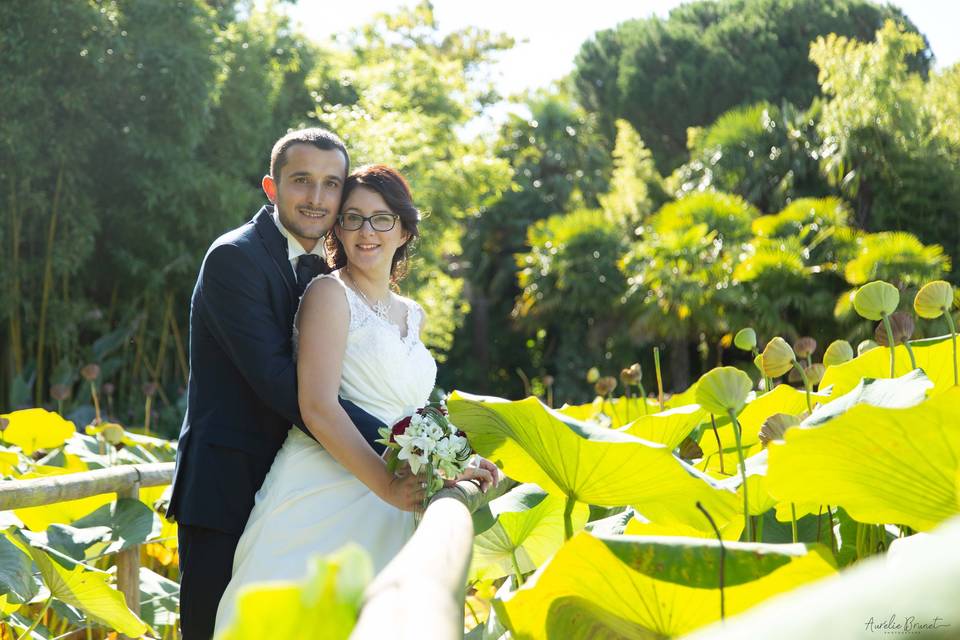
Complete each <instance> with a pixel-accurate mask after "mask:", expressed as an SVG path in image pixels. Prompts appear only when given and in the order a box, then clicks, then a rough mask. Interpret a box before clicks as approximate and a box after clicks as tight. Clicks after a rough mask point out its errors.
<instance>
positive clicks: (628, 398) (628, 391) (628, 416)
mask: <svg viewBox="0 0 960 640" xmlns="http://www.w3.org/2000/svg"><path fill="white" fill-rule="evenodd" d="M624 390H625V393H626V406H625V407H624V412H625V415H626V419H625V424H630V400H631V398H630V385H625V386H624Z"/></svg>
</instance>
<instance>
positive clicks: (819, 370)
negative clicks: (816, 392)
mask: <svg viewBox="0 0 960 640" xmlns="http://www.w3.org/2000/svg"><path fill="white" fill-rule="evenodd" d="M803 372H804V373H805V374H807V382H809V383H810V385H811V386H816V385H818V384H820V381H821V380H823V374H824V373H826V372H827V368H826V367H825V366H823V365H822V364H820V363H819V362H814V363H813V364H812V365H810V366H809V367H807V368H806V369H804V370H803Z"/></svg>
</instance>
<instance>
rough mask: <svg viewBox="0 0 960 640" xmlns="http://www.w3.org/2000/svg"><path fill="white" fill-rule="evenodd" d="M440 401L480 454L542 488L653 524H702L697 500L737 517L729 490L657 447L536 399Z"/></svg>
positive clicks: (722, 518) (720, 519)
mask: <svg viewBox="0 0 960 640" xmlns="http://www.w3.org/2000/svg"><path fill="white" fill-rule="evenodd" d="M447 407H448V408H449V410H450V415H451V417H452V419H453V422H454V423H455V424H456V425H458V426H459V427H460V428H461V429H463V430H464V431H465V432H466V433H467V436H468V438H469V440H470V443H471V444H472V445H473V448H474V449H475V450H476V451H477V452H478V453H480V455H482V456H484V457H486V458H488V459H490V460H493V461H494V462H495V463H496V464H497V465H498V466H499V467H500V468H501V469H503V472H504V473H505V474H506V475H507V476H509V477H511V478H513V479H515V480H517V481H519V482H532V483H535V484H537V485H539V486H540V487H541V488H543V489H544V490H546V491H547V492H548V493H551V494H555V495H563V496H567V497H569V498H573V499H575V500H577V501H580V502H585V503H588V504H593V505H598V506H606V507H618V506H624V505H632V506H634V507H635V508H636V509H637V510H638V511H640V512H641V513H643V514H644V515H645V516H646V517H648V518H650V519H651V520H653V521H655V522H661V523H664V524H669V523H674V522H676V523H682V524H686V525H689V526H692V527H694V528H703V527H709V523H707V521H706V518H704V516H703V514H702V513H701V512H700V511H699V510H698V509H697V507H696V503H697V501H700V502H702V503H703V505H704V506H705V507H706V508H707V509H708V510H709V511H710V513H711V514H712V516H713V518H714V519H715V520H716V522H717V523H718V524H723V523H726V522H728V521H729V520H730V519H731V518H735V517H736V515H737V505H736V501H735V495H734V494H733V493H732V492H729V491H725V490H720V489H717V488H716V486H715V483H714V481H713V480H712V479H711V478H709V477H708V476H706V475H705V474H703V473H701V472H699V471H698V470H696V469H694V468H693V467H691V466H690V465H688V464H686V463H684V462H683V461H681V460H679V459H678V458H677V457H675V456H674V455H673V454H672V453H671V449H670V448H668V447H667V446H665V445H662V444H657V443H653V442H648V441H645V440H641V439H639V438H636V437H634V436H631V435H629V434H626V433H622V432H619V431H614V430H610V429H602V428H599V427H594V426H591V425H589V424H585V423H581V422H577V421H575V420H573V419H571V418H570V417H568V416H565V415H563V414H561V413H558V412H556V411H553V410H551V409H549V408H548V407H546V406H545V405H544V404H543V403H542V402H540V401H539V400H537V399H536V398H527V399H526V400H520V401H516V402H509V401H506V400H503V399H500V398H493V397H482V396H474V395H470V394H466V393H462V392H459V391H458V392H454V394H453V395H452V396H451V397H450V399H449V400H448V401H447Z"/></svg>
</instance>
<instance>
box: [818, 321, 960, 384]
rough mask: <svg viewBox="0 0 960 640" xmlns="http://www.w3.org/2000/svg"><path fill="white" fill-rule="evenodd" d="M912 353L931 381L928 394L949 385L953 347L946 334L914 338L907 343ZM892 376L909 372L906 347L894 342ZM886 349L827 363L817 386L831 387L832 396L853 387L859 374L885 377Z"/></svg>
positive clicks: (857, 382) (858, 380) (887, 361)
mask: <svg viewBox="0 0 960 640" xmlns="http://www.w3.org/2000/svg"><path fill="white" fill-rule="evenodd" d="M910 346H911V348H912V349H913V355H914V357H915V358H916V359H917V367H918V368H920V369H923V372H924V373H925V374H926V375H927V377H928V378H929V379H930V381H931V382H933V389H932V390H931V391H930V395H931V396H935V395H937V394H939V393H943V392H944V391H945V390H946V389H949V388H950V387H952V386H953V364H952V363H953V347H952V346H951V344H950V336H940V337H936V338H927V339H926V340H914V341H912V342H911V343H910ZM896 351H897V352H896V354H895V356H896V362H895V368H894V373H893V374H894V377H899V376H902V375H904V374H906V373H909V372H910V371H911V370H912V369H913V367H912V366H911V365H910V356H909V354H908V353H907V349H906V347H904V346H903V345H897V347H896ZM889 377H890V351H889V350H888V349H887V348H883V349H871V350H870V351H867V352H866V353H863V354H862V355H860V356H857V357H856V358H854V359H853V360H851V361H850V362H845V363H843V364H838V365H834V366H832V367H827V371H826V373H824V374H823V380H821V381H820V386H819V388H820V389H821V390H822V391H823V390H825V389H827V388H828V387H833V389H832V391H831V393H830V396H831V397H832V398H836V397H839V396H842V395H844V394H845V393H847V392H849V391H850V390H851V389H853V388H854V387H856V386H857V385H858V384H859V383H860V380H861V379H863V378H889Z"/></svg>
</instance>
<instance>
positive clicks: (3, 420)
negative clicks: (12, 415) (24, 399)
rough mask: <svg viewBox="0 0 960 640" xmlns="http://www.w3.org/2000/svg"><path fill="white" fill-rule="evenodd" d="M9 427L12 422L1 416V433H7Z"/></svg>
mask: <svg viewBox="0 0 960 640" xmlns="http://www.w3.org/2000/svg"><path fill="white" fill-rule="evenodd" d="M9 426H10V421H9V420H7V419H6V418H4V417H3V416H0V433H3V432H4V431H6V430H7V427H9Z"/></svg>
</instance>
